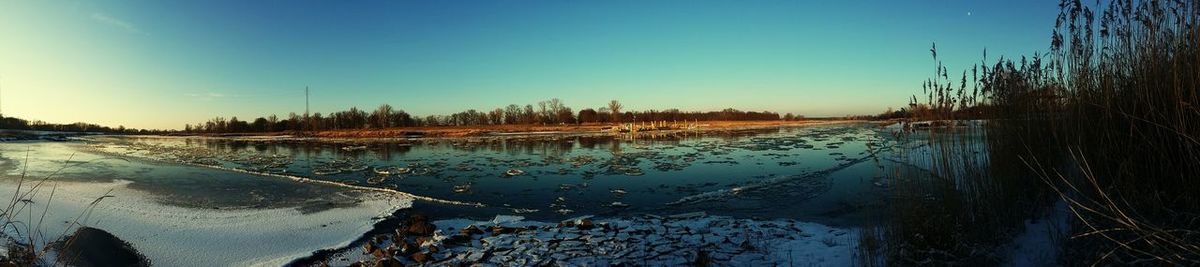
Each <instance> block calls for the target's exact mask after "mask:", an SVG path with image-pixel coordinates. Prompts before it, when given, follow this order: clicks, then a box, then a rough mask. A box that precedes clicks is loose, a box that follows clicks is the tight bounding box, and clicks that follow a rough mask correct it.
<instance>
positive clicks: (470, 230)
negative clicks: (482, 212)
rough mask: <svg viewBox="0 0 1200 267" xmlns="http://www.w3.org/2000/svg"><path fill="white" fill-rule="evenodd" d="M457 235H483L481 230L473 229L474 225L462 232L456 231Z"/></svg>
mask: <svg viewBox="0 0 1200 267" xmlns="http://www.w3.org/2000/svg"><path fill="white" fill-rule="evenodd" d="M458 233H459V234H463V235H468V236H470V235H478V234H483V230H479V227H475V225H470V226H467V227H466V228H463V229H462V230H458Z"/></svg>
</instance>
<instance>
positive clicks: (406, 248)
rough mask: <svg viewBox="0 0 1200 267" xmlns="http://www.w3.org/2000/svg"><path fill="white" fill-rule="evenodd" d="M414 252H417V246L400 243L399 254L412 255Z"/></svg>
mask: <svg viewBox="0 0 1200 267" xmlns="http://www.w3.org/2000/svg"><path fill="white" fill-rule="evenodd" d="M415 251H417V246H415V245H413V244H412V243H409V242H401V243H400V253H403V254H412V253H413V252H415Z"/></svg>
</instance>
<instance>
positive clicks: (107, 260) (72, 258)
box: [52, 227, 150, 266]
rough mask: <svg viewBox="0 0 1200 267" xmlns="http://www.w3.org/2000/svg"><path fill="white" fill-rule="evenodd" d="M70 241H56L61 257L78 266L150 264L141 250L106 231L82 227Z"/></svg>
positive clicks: (66, 261)
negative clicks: (139, 251)
mask: <svg viewBox="0 0 1200 267" xmlns="http://www.w3.org/2000/svg"><path fill="white" fill-rule="evenodd" d="M66 240H73V241H72V242H69V243H63V242H55V243H54V244H52V245H53V246H55V247H56V248H57V249H58V251H59V252H60V253H59V254H58V259H59V260H60V261H62V262H63V263H64V264H70V265H75V266H149V265H150V262H149V260H147V259H146V257H145V256H142V255H141V254H140V253H138V251H137V250H135V249H134V248H133V246H130V245H129V243H126V242H125V241H123V240H121V239H119V238H117V237H116V236H113V235H112V234H109V233H108V232H105V231H104V230H100V229H96V228H91V227H81V228H79V229H78V230H76V231H75V233H74V234H72V235H71V236H70V238H67V239H66Z"/></svg>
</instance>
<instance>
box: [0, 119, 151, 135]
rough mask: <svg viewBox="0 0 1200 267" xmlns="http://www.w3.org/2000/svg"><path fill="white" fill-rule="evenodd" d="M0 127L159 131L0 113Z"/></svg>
mask: <svg viewBox="0 0 1200 267" xmlns="http://www.w3.org/2000/svg"><path fill="white" fill-rule="evenodd" d="M0 129H8V130H31V131H56V132H98V133H125V134H151V133H161V132H163V131H159V130H146V129H133V128H125V126H118V127H116V128H113V127H108V126H102V125H97V124H91V123H83V122H76V123H69V124H57V123H48V122H44V121H40V120H33V121H30V120H25V119H21V118H15V117H4V116H3V115H0Z"/></svg>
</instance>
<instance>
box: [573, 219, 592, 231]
mask: <svg viewBox="0 0 1200 267" xmlns="http://www.w3.org/2000/svg"><path fill="white" fill-rule="evenodd" d="M577 227H578V228H579V230H591V229H592V228H596V225H595V224H593V223H592V219H583V220H579V225H578V226H577Z"/></svg>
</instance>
